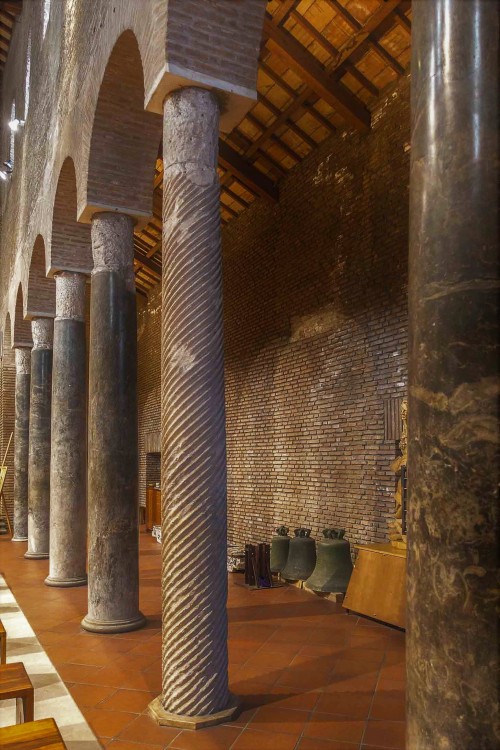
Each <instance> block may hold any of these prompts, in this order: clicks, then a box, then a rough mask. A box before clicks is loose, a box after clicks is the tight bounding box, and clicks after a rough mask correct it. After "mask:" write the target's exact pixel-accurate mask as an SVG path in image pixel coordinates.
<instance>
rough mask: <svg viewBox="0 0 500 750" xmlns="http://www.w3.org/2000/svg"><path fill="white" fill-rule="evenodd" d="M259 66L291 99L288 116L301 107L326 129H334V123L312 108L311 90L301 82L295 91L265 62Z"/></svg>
mask: <svg viewBox="0 0 500 750" xmlns="http://www.w3.org/2000/svg"><path fill="white" fill-rule="evenodd" d="M260 67H261V68H262V69H263V70H264V72H265V73H266V75H268V76H269V78H271V80H273V81H274V82H275V83H276V84H277V85H278V86H279V87H280V88H281V89H282V90H283V91H284V92H285V93H286V94H288V96H289V97H290V98H291V99H292V102H291V104H290V105H289V108H288V109H287V112H289V113H290V117H291V116H292V114H294V113H295V112H296V111H297V110H299V109H303V110H304V111H305V112H307V113H308V114H310V115H312V116H313V117H314V118H315V119H316V121H317V122H319V123H320V124H321V125H323V127H328V129H329V130H332V131H335V130H336V127H335V125H334V124H333V123H332V122H330V121H329V120H327V119H326V117H323V115H322V114H321V113H320V112H317V111H316V110H315V109H314V106H313V104H311V102H309V101H308V98H309V96H310V95H311V92H310V90H309V89H308V88H307V86H305V85H304V84H303V85H302V87H301V88H300V89H299V90H298V91H295V89H293V88H292V87H291V86H289V85H288V84H287V82H286V81H284V80H283V79H282V78H280V77H279V75H278V73H276V71H275V70H273V69H272V68H271V67H270V66H269V65H268V64H267V63H265V62H262V61H261V63H260ZM302 94H305V96H302ZM299 100H300V101H299ZM296 102H299V103H298V104H297V106H296V107H295V106H294V105H295V103H296ZM325 123H328V124H327V125H325Z"/></svg>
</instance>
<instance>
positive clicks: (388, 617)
mask: <svg viewBox="0 0 500 750" xmlns="http://www.w3.org/2000/svg"><path fill="white" fill-rule="evenodd" d="M356 549H357V550H359V552H358V557H357V560H356V565H355V566H354V570H353V572H352V576H351V580H350V581H349V586H348V588H347V593H346V595H345V599H344V602H343V606H344V607H345V608H346V609H350V610H352V611H353V612H359V614H360V615H367V616H368V617H373V618H374V619H375V620H380V621H381V622H387V623H389V624H390V625H397V627H399V628H404V627H405V625H406V550H405V549H398V548H397V547H393V546H392V545H391V544H359V545H356Z"/></svg>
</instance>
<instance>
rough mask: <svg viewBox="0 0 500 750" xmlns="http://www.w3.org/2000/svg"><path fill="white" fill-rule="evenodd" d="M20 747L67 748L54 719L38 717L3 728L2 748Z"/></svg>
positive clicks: (47, 749)
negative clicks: (35, 719)
mask: <svg viewBox="0 0 500 750" xmlns="http://www.w3.org/2000/svg"><path fill="white" fill-rule="evenodd" d="M19 748H26V750H29V748H33V749H34V748H43V749H44V750H65V748H66V745H65V744H64V742H63V739H62V737H61V733H60V732H59V729H58V728H57V724H56V722H55V721H54V719H38V721H28V722H25V723H24V724H15V725H13V726H10V727H4V728H3V729H2V750H19Z"/></svg>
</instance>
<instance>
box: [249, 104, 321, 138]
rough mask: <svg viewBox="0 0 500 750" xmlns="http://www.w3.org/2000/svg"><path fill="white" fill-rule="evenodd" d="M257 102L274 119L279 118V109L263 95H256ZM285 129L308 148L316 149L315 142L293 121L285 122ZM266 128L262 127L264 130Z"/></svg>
mask: <svg viewBox="0 0 500 750" xmlns="http://www.w3.org/2000/svg"><path fill="white" fill-rule="evenodd" d="M257 99H258V101H259V102H260V103H261V104H263V105H264V107H267V109H268V110H269V111H270V112H271V114H273V115H274V116H275V117H279V116H280V115H281V109H280V108H279V107H276V106H275V105H274V104H273V103H272V102H271V101H269V99H267V98H266V97H265V96H264V94H260V93H258V94H257ZM285 125H286V127H287V128H289V129H290V130H292V131H293V132H294V133H295V135H297V136H298V137H299V138H300V139H301V140H303V141H304V143H306V144H307V145H308V146H310V148H316V146H317V145H318V144H317V143H316V141H315V140H313V139H312V138H311V137H310V136H309V135H308V134H307V133H306V132H305V130H302V128H301V127H299V126H298V125H297V124H296V123H295V122H294V121H293V120H287V121H286V123H285ZM266 127H267V126H264V130H265V129H266Z"/></svg>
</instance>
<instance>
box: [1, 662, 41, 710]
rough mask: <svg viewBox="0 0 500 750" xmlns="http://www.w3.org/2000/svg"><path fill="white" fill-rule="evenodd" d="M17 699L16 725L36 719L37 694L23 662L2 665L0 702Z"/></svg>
mask: <svg viewBox="0 0 500 750" xmlns="http://www.w3.org/2000/svg"><path fill="white" fill-rule="evenodd" d="M8 698H15V699H16V723H17V724H19V723H20V722H21V721H33V719H34V718H35V715H34V714H35V694H34V690H33V685H32V684H31V680H30V678H29V677H28V673H27V672H26V670H25V668H24V664H23V663H22V662H21V661H16V662H14V663H13V664H2V665H0V700H7V699H8Z"/></svg>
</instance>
